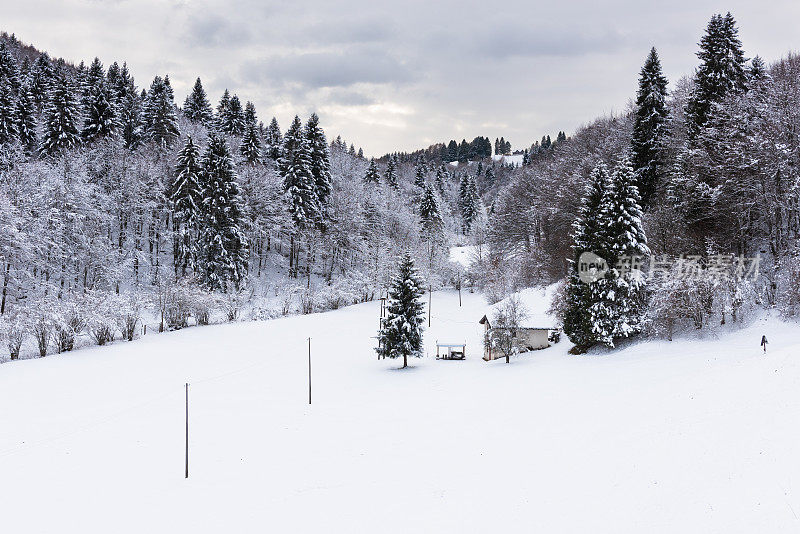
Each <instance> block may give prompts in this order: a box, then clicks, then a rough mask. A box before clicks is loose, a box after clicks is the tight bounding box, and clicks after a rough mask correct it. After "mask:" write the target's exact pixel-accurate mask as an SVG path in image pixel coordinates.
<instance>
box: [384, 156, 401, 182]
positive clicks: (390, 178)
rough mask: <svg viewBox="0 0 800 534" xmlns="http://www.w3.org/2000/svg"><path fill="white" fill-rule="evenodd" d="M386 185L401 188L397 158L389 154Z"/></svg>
mask: <svg viewBox="0 0 800 534" xmlns="http://www.w3.org/2000/svg"><path fill="white" fill-rule="evenodd" d="M386 185H388V186H389V187H391V188H392V189H394V190H397V189H399V188H400V184H399V183H398V181H397V159H396V157H395V156H389V158H388V161H387V162H386Z"/></svg>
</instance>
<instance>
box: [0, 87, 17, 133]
mask: <svg viewBox="0 0 800 534" xmlns="http://www.w3.org/2000/svg"><path fill="white" fill-rule="evenodd" d="M18 135H19V132H18V131H17V104H16V100H15V98H14V92H13V91H12V88H11V84H10V83H9V82H8V80H7V79H5V78H0V145H5V144H8V143H13V142H14V141H16V140H17V137H18Z"/></svg>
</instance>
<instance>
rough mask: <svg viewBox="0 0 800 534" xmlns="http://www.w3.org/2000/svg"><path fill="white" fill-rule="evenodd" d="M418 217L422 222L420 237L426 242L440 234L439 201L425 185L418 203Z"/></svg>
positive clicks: (429, 187)
mask: <svg viewBox="0 0 800 534" xmlns="http://www.w3.org/2000/svg"><path fill="white" fill-rule="evenodd" d="M419 217H420V220H421V221H422V236H423V237H424V238H425V239H426V240H430V239H432V238H433V237H434V236H437V235H438V234H440V233H441V231H442V228H443V226H444V223H443V222H442V213H441V210H440V209H439V201H438V200H437V198H436V193H434V191H433V188H432V187H431V186H430V185H425V188H424V189H423V192H422V196H421V197H420V201H419Z"/></svg>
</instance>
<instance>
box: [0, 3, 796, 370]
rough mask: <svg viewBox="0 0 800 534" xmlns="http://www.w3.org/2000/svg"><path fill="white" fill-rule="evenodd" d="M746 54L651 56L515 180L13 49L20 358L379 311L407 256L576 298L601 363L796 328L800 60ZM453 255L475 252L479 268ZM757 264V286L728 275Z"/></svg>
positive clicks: (500, 147) (501, 148) (476, 144)
mask: <svg viewBox="0 0 800 534" xmlns="http://www.w3.org/2000/svg"><path fill="white" fill-rule="evenodd" d="M645 52H646V51H645ZM749 53H750V52H749V51H748V53H747V54H746V53H745V49H744V47H743V45H742V43H741V42H740V40H739V38H738V29H737V23H736V21H735V20H734V19H733V17H732V16H731V15H730V14H727V15H715V16H714V17H713V18H712V19H711V20H710V22H709V24H708V27H707V28H706V30H705V34H704V36H703V37H702V40H701V42H700V43H699V51H698V53H697V56H698V67H697V70H696V72H695V73H693V74H689V75H686V76H685V77H683V78H681V79H679V80H672V83H671V85H670V84H668V80H667V79H666V78H665V77H664V75H663V73H662V68H661V58H660V57H659V55H658V52H657V51H656V49H655V48H653V49H652V50H651V51H650V52H649V54H646V53H644V54H643V58H644V59H645V62H644V65H643V67H642V69H641V73H640V84H639V91H638V94H637V95H635V100H633V101H632V102H631V105H630V108H629V109H628V110H626V111H625V112H624V113H621V114H618V115H614V116H609V117H602V118H600V119H597V120H595V121H594V122H591V123H589V124H588V125H586V126H584V127H582V128H580V129H578V130H577V131H576V132H574V133H572V134H571V135H570V136H568V135H567V134H565V133H564V132H561V131H559V132H558V133H557V134H556V135H554V139H553V140H552V141H551V138H550V136H549V135H545V136H543V137H542V139H541V141H538V140H537V141H536V142H535V143H533V144H530V143H528V142H525V143H523V146H525V147H526V148H524V149H523V150H517V151H516V152H514V153H515V154H521V164H520V165H517V164H515V163H509V162H508V161H506V160H505V159H502V158H499V156H501V155H509V156H510V155H511V154H512V145H511V142H510V141H507V140H506V139H505V138H503V137H501V138H499V139H496V140H495V141H494V143H492V141H491V140H490V139H489V138H488V137H483V136H478V137H476V138H475V139H474V140H473V141H472V142H468V141H466V140H463V141H461V142H460V143H459V142H457V141H455V140H451V141H449V142H443V143H439V144H435V145H432V146H430V147H428V148H426V149H421V150H419V151H416V152H414V153H405V152H403V153H401V152H395V153H392V154H388V155H385V156H383V157H380V158H369V159H368V158H366V157H365V156H364V154H363V151H362V150H361V149H357V148H356V146H355V145H354V144H352V143H347V142H345V141H343V140H342V139H341V138H340V137H338V136H336V137H334V136H333V135H332V134H331V133H329V134H328V135H326V133H325V132H324V131H323V130H322V128H321V127H320V120H319V117H317V116H316V115H315V114H312V115H311V116H309V117H304V118H301V117H295V119H294V120H293V121H292V122H291V123H290V124H285V125H283V127H281V125H279V124H278V122H277V121H276V120H275V119H274V118H269V117H264V116H259V114H258V112H257V110H256V108H255V106H254V105H253V103H252V102H250V101H248V100H247V95H241V97H240V96H239V95H238V94H236V92H235V88H231V91H228V90H226V91H225V92H224V94H222V95H209V94H207V93H206V91H205V90H204V88H203V84H202V81H201V80H202V73H198V74H200V77H198V78H197V80H196V82H195V83H194V86H193V89H192V91H191V93H190V94H189V95H187V96H186V98H185V100H181V99H180V98H178V99H176V95H175V94H174V92H173V89H172V86H171V82H170V78H169V76H168V75H167V74H166V73H165V74H164V75H163V76H157V77H155V78H154V79H153V80H147V81H144V82H143V81H142V80H139V82H138V85H137V82H136V80H134V77H133V75H134V73H131V72H129V70H128V68H127V66H126V64H125V63H124V61H122V59H121V60H120V62H114V63H112V64H111V65H103V64H102V63H101V62H100V61H99V60H98V59H94V60H93V61H87V62H86V63H83V62H82V63H80V64H78V65H74V64H71V63H69V62H66V61H64V60H63V59H52V58H51V57H50V56H49V55H48V54H47V53H45V52H40V51H38V50H36V49H35V48H33V47H32V46H29V45H26V44H24V43H22V42H21V41H19V40H18V39H17V38H16V37H15V36H13V35H8V34H3V35H2V38H0V204H2V207H0V219H1V220H0V269H2V294H1V296H0V315H2V324H3V330H4V335H5V339H6V340H7V344H8V348H9V353H10V356H11V358H12V359H16V358H18V357H20V354H21V353H22V354H23V355H24V353H25V352H24V350H22V347H24V346H26V345H27V346H29V347H31V348H33V349H35V350H34V352H33V353H34V354H37V355H41V356H44V355H46V354H47V353H48V352H52V351H58V352H62V351H68V350H71V349H72V348H73V347H74V346H75V343H76V336H78V335H83V336H84V337H85V338H87V339H90V340H91V342H94V343H97V344H105V343H107V342H108V341H110V340H113V339H114V338H120V337H121V338H125V339H132V338H133V337H135V336H136V335H138V332H139V330H140V329H141V327H142V319H143V318H144V317H150V318H151V319H154V320H155V322H156V323H157V324H158V328H159V329H160V330H172V329H179V328H182V327H185V326H188V325H190V324H207V323H209V322H211V321H215V320H236V319H247V318H256V319H263V318H271V317H276V316H279V315H288V314H293V313H311V312H314V311H320V310H326V309H334V308H338V307H341V306H344V305H349V304H354V303H358V302H366V301H369V300H372V299H375V298H377V297H379V296H382V295H386V292H387V290H388V289H389V285H390V280H391V276H392V273H393V271H394V269H395V266H396V263H397V259H398V257H399V255H400V254H401V253H402V252H409V253H410V254H411V256H412V257H413V259H414V262H415V264H416V267H417V268H418V269H419V270H420V277H421V280H422V282H421V283H422V284H424V285H427V286H429V288H432V289H437V288H440V287H444V286H454V285H456V284H462V283H464V284H469V285H470V286H471V287H474V288H477V289H478V290H480V291H483V292H484V293H485V294H486V296H487V297H488V298H489V299H490V300H491V301H498V300H500V299H502V298H504V297H506V296H508V295H509V294H510V293H512V292H514V291H517V290H519V289H521V288H524V287H530V286H535V285H547V284H551V283H553V282H557V281H559V280H563V282H562V287H561V290H560V291H559V293H558V295H557V297H556V299H555V301H554V304H553V310H554V311H555V312H557V314H558V316H559V317H560V318H561V320H562V321H563V323H564V328H565V331H566V333H567V334H568V335H569V337H570V339H572V341H573V342H574V343H575V344H576V345H578V348H579V349H581V350H584V349H586V348H588V347H590V346H592V345H594V344H596V343H604V344H606V345H613V344H614V340H615V339H619V338H625V337H630V336H632V335H636V334H645V335H655V336H668V337H670V336H671V335H672V333H673V331H675V330H680V329H681V328H697V329H702V328H703V327H705V326H707V325H709V324H711V323H712V322H721V323H725V322H726V321H733V322H737V321H741V320H742V318H743V317H745V316H746V315H747V313H749V312H750V311H751V310H753V309H755V308H756V307H777V308H779V309H780V310H781V311H782V312H783V313H784V314H786V315H795V314H796V313H798V312H800V283H799V281H800V263H799V260H800V249H799V248H798V233H800V212H799V211H798V210H799V209H800V205H799V203H798V202H799V201H800V197H799V195H800V182H798V172H800V171H799V169H800V57H798V56H796V55H788V56H787V57H784V58H782V59H779V60H777V61H774V62H773V63H771V64H767V62H765V61H764V60H762V59H761V58H759V57H758V56H757V55H753V56H752V57H748V54H749ZM668 87H671V90H668ZM493 152H494V157H492V153H493ZM453 245H473V246H474V250H475V257H474V258H472V261H471V264H470V268H469V269H468V270H466V269H464V268H463V267H461V266H460V265H458V264H454V263H450V262H448V251H449V248H450V247H451V246H453ZM587 251H591V252H595V253H601V252H605V253H606V256H607V257H606V259H607V260H611V259H614V258H617V257H620V256H632V255H641V256H646V257H649V258H650V259H649V260H648V261H647V262H649V264H650V265H651V266H652V265H655V263H654V262H655V261H656V260H658V262H659V265H661V266H662V269H661V270H662V271H664V270H665V269H666V268H665V267H663V266H665V265H669V266H670V267H669V269H673V271H671V272H672V275H666V276H661V277H652V276H649V277H647V280H640V279H636V280H634V279H633V278H632V275H631V273H622V272H621V271H620V270H618V269H611V271H610V272H609V274H607V275H606V278H605V279H604V280H602V281H601V283H600V284H597V285H596V286H592V287H593V288H594V289H592V290H591V291H590V290H587V289H586V288H585V287H583V286H582V285H581V282H579V281H578V280H577V278H576V277H577V274H576V272H575V271H576V268H575V265H576V264H577V262H578V261H579V258H580V256H581V254H582V253H584V252H587ZM601 255H602V254H601ZM755 258H758V261H757V269H755V270H754V268H753V267H754V265H753V263H754V262H755ZM745 261H749V262H750V263H749V264H748V265H747V266H746V268H747V272H746V273H744V274H747V275H748V276H721V275H719V272H720V271H719V269H723V270H724V269H728V270H729V271H731V272H733V273H734V274H735V273H736V272H737V269H738V270H739V271H741V270H742V269H745V264H744V262H745ZM688 264H691V265H688ZM687 265H688V266H687ZM689 268H692V269H695V271H697V273H699V274H700V276H682V275H683V274H685V271H686V269H689ZM669 269H667V270H669ZM651 271H652V269H651ZM697 273H695V274H697ZM713 273H717V275H715V276H711V275H712V274H713ZM650 274H652V272H651V273H650ZM739 274H743V273H741V272H739ZM601 286H602V287H601ZM589 310H592V311H589ZM21 351H22V352H21Z"/></svg>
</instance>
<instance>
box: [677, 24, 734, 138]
mask: <svg viewBox="0 0 800 534" xmlns="http://www.w3.org/2000/svg"><path fill="white" fill-rule="evenodd" d="M697 57H698V58H699V59H700V62H701V63H700V66H699V67H698V69H697V72H696V74H695V78H694V87H693V89H692V94H691V96H690V98H689V101H688V103H687V105H686V115H687V120H688V122H689V134H690V136H692V137H695V136H696V135H697V134H698V133H699V131H700V129H701V128H702V127H703V126H705V124H706V123H707V122H708V119H709V115H710V113H711V108H712V105H713V104H714V103H716V102H720V101H721V100H722V99H723V98H724V97H725V96H726V95H727V94H729V93H731V92H739V91H743V90H744V89H745V88H746V86H747V73H746V71H745V57H744V52H743V51H742V42H741V41H740V40H739V30H738V28H736V21H735V20H734V19H733V16H732V15H731V14H730V12H729V13H727V14H726V15H725V16H724V17H723V16H722V15H719V14H717V15H714V16H712V17H711V20H710V21H709V23H708V27H707V28H706V34H705V35H704V36H703V37H702V39H701V40H700V51H699V52H698V53H697Z"/></svg>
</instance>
